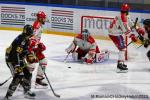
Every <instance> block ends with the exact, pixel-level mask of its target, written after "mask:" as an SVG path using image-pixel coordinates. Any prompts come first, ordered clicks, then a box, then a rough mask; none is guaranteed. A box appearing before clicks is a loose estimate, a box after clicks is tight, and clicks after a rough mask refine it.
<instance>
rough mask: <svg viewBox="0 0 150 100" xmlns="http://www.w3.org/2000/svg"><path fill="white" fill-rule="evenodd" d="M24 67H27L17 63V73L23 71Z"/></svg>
mask: <svg viewBox="0 0 150 100" xmlns="http://www.w3.org/2000/svg"><path fill="white" fill-rule="evenodd" d="M24 68H25V66H20V65H16V66H15V73H16V74H20V73H22V72H23V69H24Z"/></svg>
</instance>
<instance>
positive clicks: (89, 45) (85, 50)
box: [66, 29, 109, 64]
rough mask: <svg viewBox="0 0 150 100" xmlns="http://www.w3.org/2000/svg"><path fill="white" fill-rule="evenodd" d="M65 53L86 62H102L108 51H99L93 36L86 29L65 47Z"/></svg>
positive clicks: (76, 59)
mask: <svg viewBox="0 0 150 100" xmlns="http://www.w3.org/2000/svg"><path fill="white" fill-rule="evenodd" d="M66 52H67V53H72V57H73V58H74V60H75V61H79V60H81V61H83V62H84V63H87V64H92V63H93V62H102V61H104V60H106V59H108V57H109V52H108V51H106V52H100V50H99V48H98V45H97V44H96V42H95V40H94V38H93V37H92V36H91V35H90V32H89V31H88V30H87V29H84V30H83V31H82V33H81V34H78V35H77V36H76V37H75V38H74V40H73V42H72V43H71V45H70V46H69V47H68V48H67V49H66Z"/></svg>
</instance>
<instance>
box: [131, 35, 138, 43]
mask: <svg viewBox="0 0 150 100" xmlns="http://www.w3.org/2000/svg"><path fill="white" fill-rule="evenodd" d="M130 38H131V40H132V41H133V42H136V41H137V38H136V36H135V34H131V35H130Z"/></svg>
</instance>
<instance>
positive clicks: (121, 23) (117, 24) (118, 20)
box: [108, 16, 134, 36]
mask: <svg viewBox="0 0 150 100" xmlns="http://www.w3.org/2000/svg"><path fill="white" fill-rule="evenodd" d="M133 25H134V24H133V22H132V21H131V19H130V17H129V16H126V18H123V17H122V16H116V17H115V19H114V20H113V22H112V23H111V25H110V27H109V29H108V31H109V34H111V35H116V36H117V35H122V34H129V33H130V32H131V27H133Z"/></svg>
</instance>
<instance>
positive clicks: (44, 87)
mask: <svg viewBox="0 0 150 100" xmlns="http://www.w3.org/2000/svg"><path fill="white" fill-rule="evenodd" d="M35 89H48V86H41V85H35Z"/></svg>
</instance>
